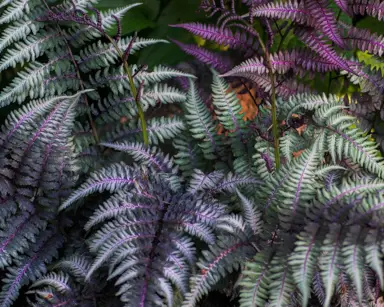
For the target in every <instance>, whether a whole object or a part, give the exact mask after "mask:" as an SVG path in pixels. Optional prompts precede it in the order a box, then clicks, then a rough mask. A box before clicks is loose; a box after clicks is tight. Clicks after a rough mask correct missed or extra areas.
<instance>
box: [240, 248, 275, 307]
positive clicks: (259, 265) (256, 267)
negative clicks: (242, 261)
mask: <svg viewBox="0 0 384 307" xmlns="http://www.w3.org/2000/svg"><path fill="white" fill-rule="evenodd" d="M272 255H273V254H272V253H271V250H270V249H264V250H263V251H261V252H259V253H257V254H256V256H255V257H254V259H253V260H252V261H249V262H247V263H246V268H245V269H244V270H243V274H244V278H243V280H242V281H241V285H242V289H241V292H240V303H241V306H244V307H253V306H264V305H265V304H266V302H267V301H268V296H269V284H270V282H271V280H270V278H269V275H270V272H269V271H270V261H271V256H272Z"/></svg>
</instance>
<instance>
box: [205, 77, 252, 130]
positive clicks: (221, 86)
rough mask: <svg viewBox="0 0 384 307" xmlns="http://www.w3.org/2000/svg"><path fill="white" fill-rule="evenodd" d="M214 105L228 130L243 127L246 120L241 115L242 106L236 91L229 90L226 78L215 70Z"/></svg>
mask: <svg viewBox="0 0 384 307" xmlns="http://www.w3.org/2000/svg"><path fill="white" fill-rule="evenodd" d="M212 97H213V105H214V106H215V108H216V112H215V113H216V114H217V118H218V120H219V122H220V123H221V124H222V125H223V127H224V128H225V129H226V130H229V131H238V130H239V129H241V128H243V126H244V125H243V123H244V121H243V120H242V116H241V115H240V112H241V106H240V103H239V100H238V98H237V97H236V94H235V93H234V92H230V91H229V86H228V84H227V82H225V80H224V79H222V78H220V77H219V76H218V74H217V73H216V72H213V82H212Z"/></svg>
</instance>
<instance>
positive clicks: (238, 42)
mask: <svg viewBox="0 0 384 307" xmlns="http://www.w3.org/2000/svg"><path fill="white" fill-rule="evenodd" d="M170 27H173V28H181V29H185V30H187V31H188V32H191V33H192V34H194V35H197V36H200V37H202V38H204V39H208V40H212V41H214V42H216V43H218V44H220V45H224V46H229V47H230V48H233V49H242V50H247V49H249V48H254V44H253V42H250V41H249V39H248V37H247V35H246V34H245V33H244V32H243V33H241V32H235V33H233V32H232V31H231V30H230V29H228V28H224V29H220V28H219V27H216V26H214V25H206V24H202V23H197V22H191V23H183V24H178V25H170Z"/></svg>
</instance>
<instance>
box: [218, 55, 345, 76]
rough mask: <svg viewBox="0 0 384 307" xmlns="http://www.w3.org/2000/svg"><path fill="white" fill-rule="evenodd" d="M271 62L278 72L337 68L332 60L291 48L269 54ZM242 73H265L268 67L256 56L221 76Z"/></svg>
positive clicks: (319, 70) (331, 69) (318, 70)
mask: <svg viewBox="0 0 384 307" xmlns="http://www.w3.org/2000/svg"><path fill="white" fill-rule="evenodd" d="M271 64H272V68H273V71H274V72H277V73H279V74H284V73H287V72H288V71H289V70H290V69H293V70H294V71H295V72H298V73H302V72H304V71H308V70H312V71H314V72H328V71H333V70H339V67H338V66H337V65H335V64H334V63H333V62H331V61H328V60H327V59H324V58H322V57H320V56H318V55H316V54H315V53H313V52H311V51H309V50H305V49H303V50H292V51H290V52H289V51H285V52H279V53H277V54H272V55H271ZM242 73H256V74H266V73H268V68H267V66H266V65H265V64H264V59H259V58H257V57H255V58H252V59H248V60H246V61H244V62H243V63H242V64H240V65H238V66H236V67H234V68H233V69H232V70H230V71H228V72H226V73H225V74H223V75H222V76H223V77H228V76H237V75H238V74H242Z"/></svg>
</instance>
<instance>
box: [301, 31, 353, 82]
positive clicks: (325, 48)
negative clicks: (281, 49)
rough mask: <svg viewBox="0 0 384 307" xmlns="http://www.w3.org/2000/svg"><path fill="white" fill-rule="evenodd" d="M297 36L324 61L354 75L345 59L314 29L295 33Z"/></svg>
mask: <svg viewBox="0 0 384 307" xmlns="http://www.w3.org/2000/svg"><path fill="white" fill-rule="evenodd" d="M295 32H296V35H297V36H298V37H299V38H300V39H301V40H302V41H303V42H304V43H306V44H307V45H308V47H309V48H311V49H312V50H313V51H315V52H316V53H318V54H319V55H320V56H321V57H323V58H324V59H327V60H328V61H330V62H331V63H333V64H334V65H337V66H338V67H339V68H340V69H343V70H345V71H348V72H350V73H352V74H354V72H353V70H351V69H350V67H349V64H348V63H347V61H345V60H344V59H343V58H341V57H340V56H338V55H337V53H336V51H335V50H334V49H332V47H330V46H329V45H328V44H327V43H326V42H325V41H324V40H323V39H322V38H321V37H320V36H319V35H318V34H316V32H315V31H314V30H312V29H306V28H303V29H298V30H296V31H295Z"/></svg>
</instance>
